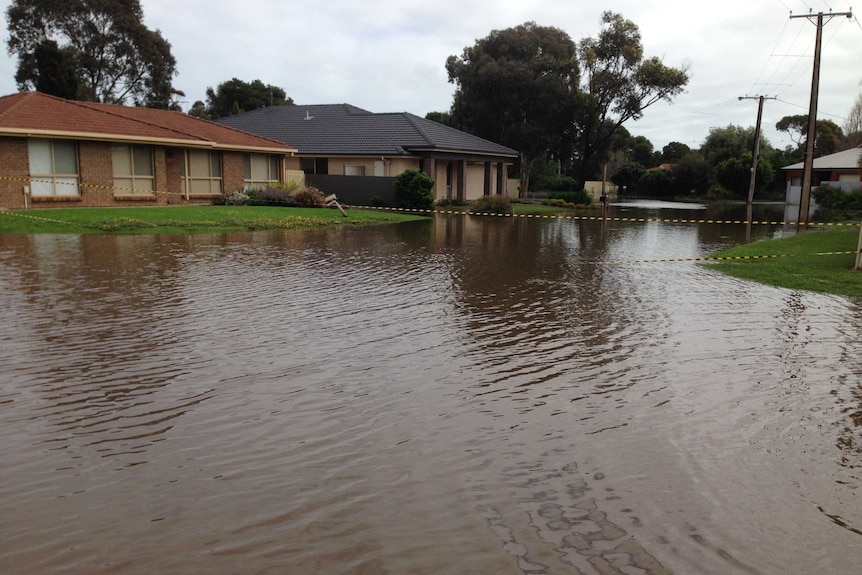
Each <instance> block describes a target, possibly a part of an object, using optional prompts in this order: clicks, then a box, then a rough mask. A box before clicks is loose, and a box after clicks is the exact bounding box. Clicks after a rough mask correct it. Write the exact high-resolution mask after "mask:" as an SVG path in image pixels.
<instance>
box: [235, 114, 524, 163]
mask: <svg viewBox="0 0 862 575" xmlns="http://www.w3.org/2000/svg"><path fill="white" fill-rule="evenodd" d="M218 122H219V123H221V124H224V125H226V126H230V127H233V128H237V129H240V130H245V131H247V132H251V133H252V134H257V135H259V136H264V137H267V138H271V139H273V140H277V141H280V142H283V143H286V144H289V145H291V146H293V147H295V148H296V149H297V150H299V154H300V155H326V156H342V155H343V156H381V155H386V156H393V155H395V156H397V155H413V154H416V153H418V152H420V151H422V152H454V153H461V154H478V155H482V156H494V157H504V158H512V159H513V158H516V157H517V156H518V152H517V151H516V150H513V149H511V148H507V147H506V146H501V145H500V144H495V143H494V142H490V141H488V140H485V139H482V138H479V137H477V136H473V135H471V134H468V133H466V132H462V131H461V130H456V129H455V128H450V127H449V126H444V125H443V124H438V123H437V122H433V121H431V120H426V119H425V118H420V117H419V116H415V115H413V114H410V113H408V112H399V113H386V114H375V113H373V112H369V111H368V110H363V109H361V108H357V107H356V106H351V105H350V104H323V105H314V106H299V105H295V106H274V107H270V108H261V109H258V110H252V111H251V112H245V113H242V114H237V115H235V116H229V117H227V118H221V119H219V120H218Z"/></svg>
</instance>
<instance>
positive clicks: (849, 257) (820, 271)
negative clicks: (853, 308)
mask: <svg viewBox="0 0 862 575" xmlns="http://www.w3.org/2000/svg"><path fill="white" fill-rule="evenodd" d="M858 241H859V228H858V227H855V226H851V227H847V228H834V229H827V230H822V229H820V230H817V229H815V230H808V231H805V232H801V233H799V234H796V235H794V236H790V237H786V238H779V239H775V240H766V241H762V242H756V243H753V244H748V245H744V246H739V247H736V248H733V249H730V250H726V251H723V252H720V253H717V254H714V255H713V256H712V257H720V258H735V257H757V258H762V257H764V256H767V257H766V258H765V259H746V260H730V261H722V262H719V263H715V264H705V265H709V266H710V267H712V268H714V269H717V270H719V271H721V272H724V273H726V274H728V275H731V276H734V277H738V278H742V279H747V280H753V281H757V282H760V283H763V284H767V285H772V286H777V287H783V288H788V289H795V290H808V291H814V292H820V293H831V294H836V295H843V296H850V297H862V272H856V271H853V266H854V264H855V262H856V255H855V250H856V246H857V243H858ZM844 252H850V253H844ZM769 256H782V257H769Z"/></svg>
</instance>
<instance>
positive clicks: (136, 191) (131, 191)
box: [0, 176, 862, 228]
mask: <svg viewBox="0 0 862 575" xmlns="http://www.w3.org/2000/svg"><path fill="white" fill-rule="evenodd" d="M0 181H13V182H21V183H23V184H30V183H50V184H54V185H68V186H75V187H77V188H83V189H91V190H110V191H112V192H114V195H115V196H122V197H125V198H131V197H138V198H140V199H147V198H153V197H154V196H159V195H162V196H179V197H183V198H188V197H189V195H188V194H187V193H186V192H168V191H165V190H146V189H142V188H125V187H118V186H108V185H104V184H92V183H87V182H81V181H77V182H64V181H55V180H50V179H40V178H38V177H37V178H30V177H23V176H21V177H17V176H0ZM204 195H205V196H208V195H211V194H204ZM70 196H71V194H70ZM31 197H32V196H31ZM61 197H62V196H61ZM192 197H194V194H192ZM343 205H344V206H345V207H349V208H351V209H361V210H381V211H395V212H405V213H411V214H428V215H435V214H436V215H453V216H454V215H457V216H480V217H496V218H520V219H539V220H560V221H591V222H596V221H601V222H626V223H664V224H698V225H701V224H717V225H753V226H760V225H766V226H806V227H856V228H858V227H862V222H797V221H793V220H788V221H785V220H751V221H749V220H745V219H732V220H726V219H708V218H700V219H693V218H637V217H632V218H629V217H621V216H614V217H605V216H596V215H591V216H578V215H572V214H563V213H560V214H516V213H513V214H501V213H496V212H473V211H470V210H469V209H462V210H452V209H418V208H391V207H385V206H360V205H346V204H343Z"/></svg>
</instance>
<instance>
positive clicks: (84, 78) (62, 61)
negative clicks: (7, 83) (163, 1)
mask: <svg viewBox="0 0 862 575" xmlns="http://www.w3.org/2000/svg"><path fill="white" fill-rule="evenodd" d="M6 21H7V23H8V28H9V38H8V39H7V49H8V52H9V54H10V55H17V57H18V68H17V72H16V74H15V80H16V81H17V83H18V87H19V88H20V89H22V90H29V89H34V88H35V89H40V88H41V89H44V90H46V91H49V93H57V94H58V95H69V94H71V93H72V92H73V91H74V97H75V98H76V99H79V100H87V101H94V102H106V103H112V104H126V103H129V102H131V103H133V104H135V105H145V106H150V107H158V108H168V107H171V106H172V105H175V102H173V101H172V98H173V97H174V96H176V95H182V92H179V91H177V90H175V89H174V88H173V85H172V79H173V77H174V76H175V75H176V60H174V57H173V56H172V55H171V46H170V44H169V43H168V41H167V40H165V39H164V38H163V37H162V35H161V33H160V32H159V31H158V30H155V31H153V30H149V29H148V28H147V27H146V26H145V25H144V24H143V11H142V9H141V5H140V2H139V0H123V1H122V2H119V1H116V0H13V2H12V4H11V5H10V6H9V7H8V8H7V9H6Z"/></svg>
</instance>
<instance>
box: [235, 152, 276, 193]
mask: <svg viewBox="0 0 862 575" xmlns="http://www.w3.org/2000/svg"><path fill="white" fill-rule="evenodd" d="M261 158H263V159H264V160H265V162H266V164H265V165H266V170H265V171H266V174H259V173H257V172H256V170H255V164H256V162H255V161H254V160H255V159H258V160H260V159H261ZM257 164H258V166H257V167H258V169H260V163H259V162H258V163H257ZM280 166H281V162H280V160H279V157H278V156H277V155H275V154H244V155H243V157H242V170H243V174H242V179H243V184H244V187H245V189H246V190H251V189H256V188H265V187H267V186H271V185H274V184H277V183H279V182H281V177H280V172H281V169H280ZM258 176H262V177H258Z"/></svg>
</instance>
